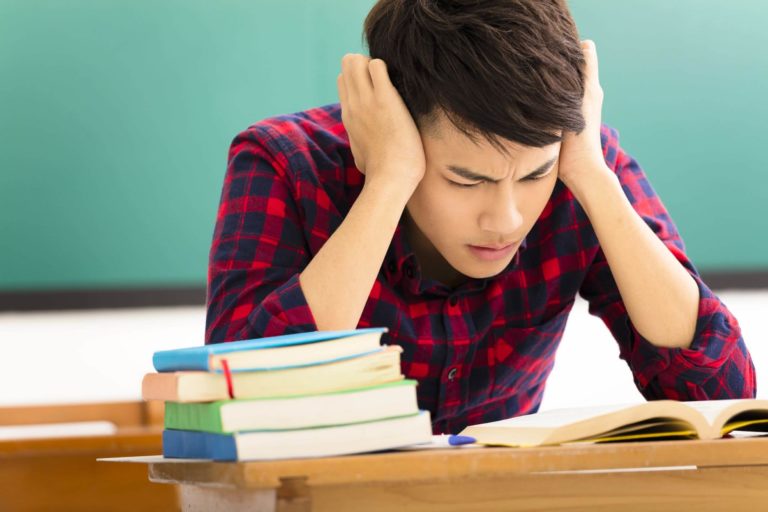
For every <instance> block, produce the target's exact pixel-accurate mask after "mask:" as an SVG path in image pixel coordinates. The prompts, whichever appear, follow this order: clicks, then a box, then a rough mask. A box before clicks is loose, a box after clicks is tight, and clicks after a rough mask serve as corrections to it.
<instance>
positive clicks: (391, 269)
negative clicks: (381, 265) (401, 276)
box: [387, 261, 397, 274]
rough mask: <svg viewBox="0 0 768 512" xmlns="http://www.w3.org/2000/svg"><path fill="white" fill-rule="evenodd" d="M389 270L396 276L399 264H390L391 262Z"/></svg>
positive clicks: (388, 266)
mask: <svg viewBox="0 0 768 512" xmlns="http://www.w3.org/2000/svg"><path fill="white" fill-rule="evenodd" d="M387 268H388V269H389V271H390V272H391V273H393V274H394V273H395V271H396V270H397V264H396V263H395V262H394V261H390V262H389V265H387Z"/></svg>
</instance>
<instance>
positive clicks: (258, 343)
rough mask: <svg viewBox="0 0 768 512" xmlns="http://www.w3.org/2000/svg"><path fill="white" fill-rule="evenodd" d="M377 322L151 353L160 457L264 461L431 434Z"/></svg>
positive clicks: (147, 391) (148, 396)
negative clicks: (160, 420) (160, 417)
mask: <svg viewBox="0 0 768 512" xmlns="http://www.w3.org/2000/svg"><path fill="white" fill-rule="evenodd" d="M385 331H386V329H383V328H372V329H357V330H351V331H323V332H311V333H301V334H291V335H285V336H276V337H272V338H262V339H254V340H243V341H235V342H230V343H222V344H216V345H206V346H198V347H192V348H184V349H177V350H165V351H160V352H156V353H155V354H154V357H153V363H154V367H155V370H157V372H156V373H148V374H147V375H145V376H144V380H143V382H142V396H143V398H144V400H163V401H165V429H164V431H163V455H164V456H165V457H169V458H195V459H213V460H266V459H282V458H295V457H323V456H331V455H342V454H351V453H361V452H369V451H378V450H387V449H392V448H397V447H401V446H405V445H411V444H416V443H426V442H430V440H431V426H430V418H429V413H428V412H426V411H419V409H418V405H417V402H416V382H415V381H411V380H405V379H404V378H403V375H402V374H401V372H400V353H401V351H402V349H401V348H400V347H398V346H382V345H381V335H382V334H383V333H384V332H385Z"/></svg>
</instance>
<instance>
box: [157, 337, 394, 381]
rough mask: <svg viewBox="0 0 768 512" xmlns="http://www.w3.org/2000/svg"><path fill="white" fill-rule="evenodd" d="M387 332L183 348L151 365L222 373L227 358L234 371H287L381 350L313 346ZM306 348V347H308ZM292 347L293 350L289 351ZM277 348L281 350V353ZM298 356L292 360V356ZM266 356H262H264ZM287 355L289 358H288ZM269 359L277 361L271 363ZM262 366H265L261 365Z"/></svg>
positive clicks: (166, 353) (159, 354)
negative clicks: (221, 361) (243, 362)
mask: <svg viewBox="0 0 768 512" xmlns="http://www.w3.org/2000/svg"><path fill="white" fill-rule="evenodd" d="M384 332H386V328H383V327H382V328H378V327H375V328H368V329H354V330H348V331H312V332H307V333H296V334H286V335H282V336H273V337H268V338H259V339H250V340H240V341H232V342H227V343H217V344H212V345H201V346H196V347H188V348H180V349H173V350H161V351H158V352H155V353H154V355H153V356H152V363H153V365H154V367H155V370H157V371H158V372H171V371H183V370H202V371H221V370H222V368H221V366H219V365H217V364H216V362H217V361H219V359H216V358H217V356H218V357H227V358H228V359H229V360H230V361H231V362H232V364H230V368H231V369H232V371H257V370H259V369H265V370H266V369H273V368H284V367H291V366H302V365H309V364H317V363H320V362H330V361H334V360H340V359H344V358H347V357H354V356H358V355H361V354H363V353H370V352H372V351H374V350H378V343H376V344H375V346H373V345H372V343H368V344H367V345H366V344H361V345H362V348H359V349H357V351H355V343H349V344H340V345H341V346H343V347H345V348H346V351H345V350H343V349H342V350H341V351H337V353H336V354H327V355H325V356H324V355H323V354H322V353H323V350H317V349H315V350H314V351H313V350H311V348H309V347H310V346H311V345H314V344H317V343H321V342H326V343H328V342H331V341H334V340H342V339H345V338H357V339H361V341H362V340H363V339H365V340H371V341H373V337H372V336H369V337H365V335H367V334H372V335H378V337H379V338H380V337H381V334H383V333H384ZM305 347H306V348H305ZM291 348H293V349H294V350H289V349H291ZM274 349H281V350H280V351H279V352H278V351H276V350H274ZM291 354H294V355H295V357H294V358H293V360H291V357H290V355H291ZM241 355H246V356H249V357H250V359H249V361H248V362H246V367H243V366H238V365H237V364H236V363H235V361H236V359H237V358H238V357H240V356H241ZM262 355H263V357H262ZM286 356H288V357H287V358H286ZM270 358H272V359H275V360H276V361H275V360H272V361H270ZM259 364H262V365H263V366H259Z"/></svg>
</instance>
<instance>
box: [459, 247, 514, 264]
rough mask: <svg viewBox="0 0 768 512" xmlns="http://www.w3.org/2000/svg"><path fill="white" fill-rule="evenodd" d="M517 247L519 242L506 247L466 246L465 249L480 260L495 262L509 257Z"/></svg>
mask: <svg viewBox="0 0 768 512" xmlns="http://www.w3.org/2000/svg"><path fill="white" fill-rule="evenodd" d="M518 245H519V242H512V243H510V244H507V245H467V247H468V248H469V250H470V252H471V253H472V254H473V255H474V256H475V257H476V258H478V259H480V260H483V261H496V260H500V259H504V258H506V257H508V256H509V255H511V254H512V253H513V252H514V250H515V249H516V248H517V246H518Z"/></svg>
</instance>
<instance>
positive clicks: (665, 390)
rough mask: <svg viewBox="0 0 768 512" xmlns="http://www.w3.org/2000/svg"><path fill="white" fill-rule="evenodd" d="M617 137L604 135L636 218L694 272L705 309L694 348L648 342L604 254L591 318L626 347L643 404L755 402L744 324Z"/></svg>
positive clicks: (591, 277)
mask: <svg viewBox="0 0 768 512" xmlns="http://www.w3.org/2000/svg"><path fill="white" fill-rule="evenodd" d="M617 139H618V134H617V133H616V132H615V130H613V129H607V128H605V127H604V129H603V145H604V152H605V154H606V162H607V163H608V164H609V165H610V166H611V167H612V168H613V169H614V170H615V172H616V173H617V175H618V177H619V181H620V182H621V185H622V188H623V190H624V192H625V194H626V195H627V197H628V199H629V200H630V202H631V203H632V206H633V207H634V209H635V210H636V211H637V213H638V214H639V215H640V216H641V217H642V218H643V220H644V221H645V222H646V224H648V226H649V227H650V228H651V229H652V230H653V231H654V233H655V234H656V235H657V236H658V237H659V239H660V240H661V241H662V242H663V243H664V244H665V245H666V246H667V248H668V249H669V250H670V252H672V254H673V255H674V256H675V258H676V259H677V260H678V261H679V262H680V263H681V264H682V265H683V266H684V267H685V268H686V270H688V272H689V274H690V275H691V276H692V277H693V278H694V280H695V281H696V284H697V286H698V289H699V309H698V318H697V321H696V329H695V334H694V338H693V341H692V343H691V345H690V346H689V347H688V348H665V347H658V346H655V345H653V344H652V343H651V342H650V341H648V340H647V339H645V338H644V337H643V336H642V335H641V334H640V333H639V332H638V331H637V329H635V327H634V326H633V325H632V321H631V320H630V318H629V315H628V314H627V310H626V307H625V306H624V303H623V302H622V300H621V296H620V295H619V291H618V288H617V286H616V282H615V280H614V278H613V275H612V274H611V271H610V268H609V267H608V263H607V261H606V259H605V255H604V254H603V252H602V250H598V251H597V254H596V256H595V258H594V260H593V262H592V264H591V266H590V268H589V270H588V272H587V276H586V278H585V280H584V282H583V284H582V287H581V289H580V294H581V295H582V296H583V297H584V298H585V299H586V300H587V301H588V302H589V311H590V313H591V314H593V315H595V316H597V317H599V318H601V319H602V320H603V322H604V323H605V324H606V326H607V327H608V329H609V330H610V331H611V334H612V335H613V337H614V338H615V339H616V341H617V342H618V344H619V357H621V358H622V359H624V360H625V361H626V362H627V364H628V365H629V367H630V369H631V371H632V374H633V377H634V380H635V384H636V386H637V388H638V390H639V391H640V392H641V393H642V394H643V396H644V397H645V398H647V399H649V400H653V399H663V398H668V399H675V400H708V399H725V398H751V397H754V396H755V393H756V382H755V368H754V364H753V362H752V358H751V356H750V354H749V351H748V350H747V347H746V344H745V342H744V339H743V337H742V335H741V329H740V327H739V324H738V321H737V320H736V318H735V317H734V316H733V315H732V314H731V312H730V311H729V310H728V308H727V307H726V306H725V304H723V302H722V301H721V300H720V299H719V298H718V297H717V296H716V295H715V294H714V293H713V292H712V290H710V289H709V287H707V285H706V284H705V283H704V282H703V281H702V279H701V276H700V275H699V273H698V271H697V270H696V268H695V267H694V265H693V264H692V262H691V261H690V259H689V258H688V257H687V255H686V253H685V246H684V243H683V241H682V238H681V237H680V235H679V233H678V230H677V228H676V226H675V224H674V222H673V221H672V219H671V217H670V216H669V213H668V212H667V210H666V208H665V207H664V205H663V204H662V202H661V200H660V199H659V197H658V196H657V195H656V193H655V192H654V190H653V188H652V187H651V185H650V183H649V181H648V178H647V177H646V175H645V173H644V172H643V170H642V169H641V168H640V166H639V165H638V163H637V162H636V161H635V160H634V159H633V158H631V157H630V156H629V155H627V154H626V153H625V152H624V151H623V150H622V149H621V148H619V147H618V142H617Z"/></svg>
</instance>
